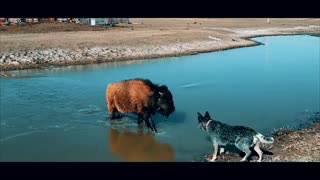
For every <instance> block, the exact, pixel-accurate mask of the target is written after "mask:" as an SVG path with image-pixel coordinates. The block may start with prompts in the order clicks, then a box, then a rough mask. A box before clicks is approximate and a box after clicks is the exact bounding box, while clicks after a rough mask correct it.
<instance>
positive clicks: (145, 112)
mask: <svg viewBox="0 0 320 180" xmlns="http://www.w3.org/2000/svg"><path fill="white" fill-rule="evenodd" d="M141 114H142V119H143V121H144V122H145V123H146V125H147V127H148V128H150V129H152V127H151V124H150V121H149V117H150V114H149V111H148V109H147V108H143V110H142V113H141ZM152 130H153V129H152Z"/></svg>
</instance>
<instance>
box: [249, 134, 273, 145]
mask: <svg viewBox="0 0 320 180" xmlns="http://www.w3.org/2000/svg"><path fill="white" fill-rule="evenodd" d="M257 140H259V141H260V142H262V143H266V144H272V143H273V142H274V139H273V137H265V136H264V135H262V134H260V133H258V134H257V135H255V136H254V139H253V141H254V143H256V142H257Z"/></svg>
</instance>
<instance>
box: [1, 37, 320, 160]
mask: <svg viewBox="0 0 320 180" xmlns="http://www.w3.org/2000/svg"><path fill="white" fill-rule="evenodd" d="M253 40H255V41H258V42H261V43H263V45H259V46H253V47H246V48H238V49H232V50H226V51H220V52H213V53H204V54H198V55H192V56H182V57H174V58H160V59H156V60H142V61H132V62H117V63H109V64H99V65H86V66H70V67H64V68H52V69H47V70H24V71H12V72H8V73H10V74H12V75H13V77H10V78H7V77H1V78H0V83H1V99H0V100H1V122H0V128H1V129H0V130H1V131H0V161H147V160H150V161H159V160H164V161H194V160H195V159H197V158H198V157H199V156H201V155H203V154H209V153H212V145H211V143H210V142H209V141H208V140H207V139H206V134H205V132H203V131H202V130H200V129H199V128H198V127H197V115H196V113H197V112H201V113H204V112H205V111H209V112H210V114H211V116H212V117H214V118H215V119H217V120H219V121H221V122H224V123H228V124H231V125H244V126H250V127H252V128H254V129H256V130H257V131H259V132H261V133H263V134H265V135H270V133H271V132H272V131H273V130H274V129H277V128H281V127H294V126H297V125H299V124H301V123H304V121H305V120H306V119H307V118H306V117H308V116H309V115H310V114H311V113H313V112H316V111H319V108H320V107H319V106H320V103H319V99H320V97H319V84H320V79H319V76H320V72H319V69H320V67H319V61H320V60H319V59H320V52H319V49H320V38H319V37H315V36H308V35H295V36H268V37H257V38H253ZM137 77H139V78H148V79H150V80H152V81H153V82H154V83H157V84H160V85H162V84H165V85H167V86H168V87H169V89H170V90H171V92H172V94H173V97H174V102H175V106H176V111H175V113H174V114H172V115H171V116H170V117H169V119H168V120H167V119H165V118H163V117H161V116H160V115H157V116H155V117H154V119H155V122H156V126H157V128H158V129H159V131H160V133H159V134H157V135H156V136H149V135H139V133H137V131H139V130H140V131H143V132H144V133H142V134H146V130H143V129H142V130H141V128H139V127H137V124H136V117H135V116H132V115H128V116H125V117H124V118H122V119H121V120H119V121H116V122H113V123H111V124H110V121H109V119H108V116H109V113H108V111H107V108H106V102H105V96H106V95H105V88H106V86H107V84H108V83H111V82H116V81H120V80H124V79H131V78H137ZM111 128H112V129H114V130H112V131H111ZM125 129H128V130H125ZM128 149H130V150H128ZM160 154H161V155H160ZM157 157H158V159H157Z"/></svg>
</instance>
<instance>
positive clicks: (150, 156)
mask: <svg viewBox="0 0 320 180" xmlns="http://www.w3.org/2000/svg"><path fill="white" fill-rule="evenodd" d="M109 144H110V151H111V152H112V153H113V154H114V155H116V156H118V157H120V158H121V159H123V160H126V161H174V159H175V152H174V149H173V147H172V146H171V145H169V144H162V143H160V142H158V141H157V140H156V139H155V138H154V136H153V135H152V133H147V134H145V133H144V132H143V128H142V127H138V132H132V131H130V130H128V129H125V130H124V131H120V130H118V129H113V128H110V134H109Z"/></svg>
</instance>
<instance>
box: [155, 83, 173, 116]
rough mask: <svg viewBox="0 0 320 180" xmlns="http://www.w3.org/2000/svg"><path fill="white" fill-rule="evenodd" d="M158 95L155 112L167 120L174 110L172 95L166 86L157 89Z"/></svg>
mask: <svg viewBox="0 0 320 180" xmlns="http://www.w3.org/2000/svg"><path fill="white" fill-rule="evenodd" d="M158 93H159V96H158V97H159V98H158V100H157V106H158V108H157V111H158V112H159V113H160V114H162V115H164V116H166V117H167V118H168V117H169V115H170V114H171V113H173V112H174V110H175V107H174V103H173V98H172V94H171V92H170V91H169V89H168V88H167V86H160V87H159V88H158Z"/></svg>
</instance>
